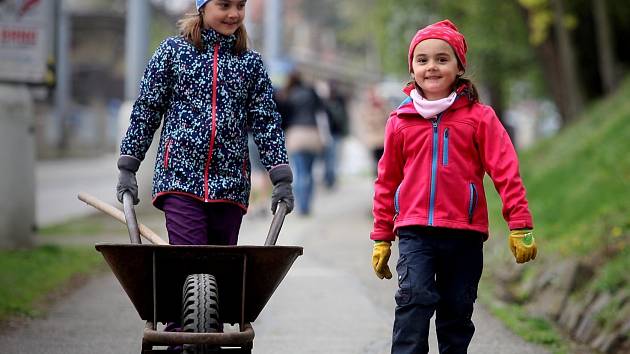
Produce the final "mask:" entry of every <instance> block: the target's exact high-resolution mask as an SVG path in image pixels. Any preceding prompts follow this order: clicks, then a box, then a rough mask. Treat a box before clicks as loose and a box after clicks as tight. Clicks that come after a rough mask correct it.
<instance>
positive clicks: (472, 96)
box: [453, 76, 479, 103]
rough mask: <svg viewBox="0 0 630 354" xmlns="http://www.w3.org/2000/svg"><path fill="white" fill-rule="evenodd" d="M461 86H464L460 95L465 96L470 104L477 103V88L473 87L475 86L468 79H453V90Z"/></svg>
mask: <svg viewBox="0 0 630 354" xmlns="http://www.w3.org/2000/svg"><path fill="white" fill-rule="evenodd" d="M462 85H465V86H466V87H465V88H464V90H462V95H465V96H466V97H467V98H468V100H469V101H470V102H471V103H477V102H479V92H478V91H477V87H475V84H473V83H472V81H470V79H466V78H464V77H461V76H458V77H457V79H455V84H454V85H453V86H454V87H453V88H454V89H457V88H459V87H461V86H462Z"/></svg>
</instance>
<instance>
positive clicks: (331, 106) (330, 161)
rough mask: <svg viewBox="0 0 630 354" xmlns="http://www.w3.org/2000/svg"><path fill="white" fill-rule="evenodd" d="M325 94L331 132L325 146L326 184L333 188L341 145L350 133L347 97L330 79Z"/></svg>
mask: <svg viewBox="0 0 630 354" xmlns="http://www.w3.org/2000/svg"><path fill="white" fill-rule="evenodd" d="M325 87H326V89H325V90H323V91H325V94H320V96H321V98H322V102H323V104H324V109H325V112H326V120H327V121H326V123H327V125H328V129H329V132H330V141H328V143H327V144H326V146H324V151H323V153H322V159H323V161H324V186H325V187H326V188H327V189H333V188H334V187H335V184H336V183H337V169H338V159H339V145H340V143H341V141H342V140H343V138H344V137H346V136H347V135H348V109H347V98H346V96H345V95H344V94H343V93H342V92H341V90H340V88H339V83H338V82H337V81H335V80H330V81H328V82H327V83H325Z"/></svg>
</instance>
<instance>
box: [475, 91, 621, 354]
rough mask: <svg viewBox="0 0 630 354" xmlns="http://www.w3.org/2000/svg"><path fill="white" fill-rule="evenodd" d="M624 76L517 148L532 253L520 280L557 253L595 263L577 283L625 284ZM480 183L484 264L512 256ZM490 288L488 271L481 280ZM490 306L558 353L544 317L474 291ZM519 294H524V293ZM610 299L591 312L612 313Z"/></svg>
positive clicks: (497, 209) (610, 318)
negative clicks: (486, 223) (570, 120)
mask: <svg viewBox="0 0 630 354" xmlns="http://www.w3.org/2000/svg"><path fill="white" fill-rule="evenodd" d="M628 97H630V80H626V81H625V82H624V84H623V85H622V86H621V87H620V88H619V90H618V92H617V93H616V94H615V95H613V96H612V97H609V98H607V99H605V100H602V101H601V102H598V103H596V104H595V105H593V106H592V107H590V108H589V109H588V110H587V111H586V112H585V114H584V115H583V116H582V117H581V119H580V120H579V121H577V122H575V123H574V124H572V125H571V126H569V127H566V128H565V129H564V130H563V131H562V132H561V133H560V134H559V135H557V136H554V137H552V138H549V139H547V140H544V141H541V142H540V143H538V144H537V145H536V146H534V147H533V148H532V149H530V150H528V151H522V152H520V153H519V159H520V162H521V166H520V167H521V173H522V176H523V180H524V182H525V187H526V188H527V197H528V200H529V203H530V209H531V210H532V213H533V216H534V225H535V235H536V242H537V244H538V249H539V252H538V257H537V260H536V261H535V262H532V263H529V264H527V265H525V267H526V268H527V270H526V272H524V277H523V278H522V279H521V282H524V281H526V277H528V276H530V277H531V276H536V275H537V274H540V271H542V270H543V268H544V267H545V266H548V265H552V264H554V263H557V262H558V261H559V260H561V259H566V258H580V259H584V260H586V261H591V263H592V264H601V266H599V267H598V268H597V269H596V270H595V271H596V272H595V275H594V277H593V279H591V281H590V282H589V284H588V286H587V287H586V288H585V289H582V290H581V291H587V290H595V291H608V292H611V293H614V292H615V291H617V290H619V289H622V288H628V286H630V272H628V271H627V269H630V247H629V246H628V245H630V199H629V198H628V194H629V193H630V157H629V156H630V143H629V142H630V100H628V99H627V98H628ZM486 182H487V185H486V190H487V191H488V192H489V193H488V208H489V215H490V225H491V230H492V234H493V238H492V239H491V242H489V243H488V246H489V247H488V250H487V252H486V254H487V255H488V257H487V258H486V259H487V262H488V263H489V267H490V268H493V267H499V266H501V265H503V264H505V262H512V261H513V260H512V255H511V254H510V252H509V251H508V249H507V242H506V240H505V237H506V236H505V235H506V233H507V228H506V226H505V222H504V221H503V219H502V217H501V203H500V200H499V199H498V196H497V195H496V193H494V192H492V191H493V190H494V188H493V187H492V186H491V183H488V181H486ZM482 282H483V284H485V285H484V286H486V287H489V288H491V287H492V286H493V280H492V279H484V280H482ZM481 297H482V299H483V298H486V301H484V302H488V303H489V304H490V305H489V306H488V307H489V308H490V309H491V311H492V312H493V313H494V314H495V315H496V316H497V317H499V318H500V319H502V320H503V321H504V322H505V323H506V325H507V326H508V327H509V328H511V329H512V330H513V331H514V332H515V333H517V334H519V335H521V336H523V337H524V338H525V339H527V340H529V341H532V342H535V343H540V344H543V345H545V346H547V347H549V348H550V349H551V350H552V351H553V352H554V353H563V350H566V348H564V349H563V348H562V346H559V343H560V342H561V339H560V337H559V336H558V334H557V332H555V331H554V330H553V327H552V326H551V325H550V324H549V322H546V321H545V320H544V319H540V318H535V317H530V316H528V315H527V313H526V312H525V310H524V309H523V308H522V307H519V306H516V305H510V306H505V307H504V306H496V305H492V301H488V299H489V297H491V294H489V293H488V294H481ZM524 300H526V299H524ZM618 311H619V308H615V306H614V304H612V305H611V306H609V307H608V308H606V309H605V310H604V311H603V312H602V313H601V314H600V316H599V318H600V320H601V321H602V323H603V325H604V326H608V325H610V323H609V322H611V323H612V322H614V321H615V320H616V318H615V315H616V314H617V313H618Z"/></svg>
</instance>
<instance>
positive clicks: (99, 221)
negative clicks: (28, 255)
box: [37, 214, 125, 237]
mask: <svg viewBox="0 0 630 354" xmlns="http://www.w3.org/2000/svg"><path fill="white" fill-rule="evenodd" d="M112 220H113V219H111V218H110V217H106V216H104V215H101V214H96V215H91V216H86V217H79V218H75V219H72V220H69V221H66V222H62V223H58V224H53V225H49V226H45V227H43V228H41V229H39V230H38V231H37V234H38V236H43V237H49V236H73V235H98V234H104V233H112V234H116V233H121V232H125V229H124V227H125V226H124V225H123V224H120V223H117V222H112ZM121 230H122V231H121Z"/></svg>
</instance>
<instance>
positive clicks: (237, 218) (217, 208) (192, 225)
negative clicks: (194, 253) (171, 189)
mask: <svg viewBox="0 0 630 354" xmlns="http://www.w3.org/2000/svg"><path fill="white" fill-rule="evenodd" d="M163 198H164V200H163V201H164V204H163V210H164V216H165V217H166V230H168V239H169V243H170V244H171V245H230V246H233V245H236V243H237V241H238V232H239V230H240V228H241V221H242V220H243V209H241V208H240V207H239V206H237V205H235V204H230V203H203V202H201V201H198V200H196V199H194V198H191V197H187V196H183V195H178V194H170V195H167V196H164V197H163Z"/></svg>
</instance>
